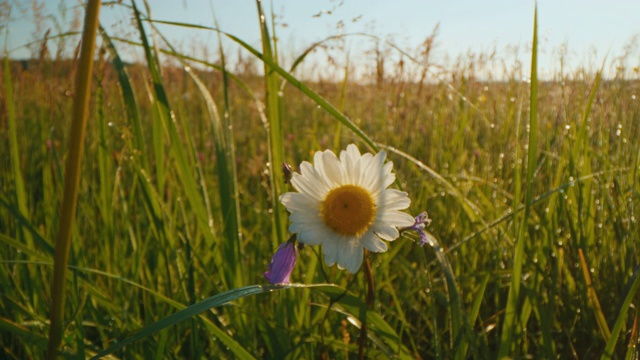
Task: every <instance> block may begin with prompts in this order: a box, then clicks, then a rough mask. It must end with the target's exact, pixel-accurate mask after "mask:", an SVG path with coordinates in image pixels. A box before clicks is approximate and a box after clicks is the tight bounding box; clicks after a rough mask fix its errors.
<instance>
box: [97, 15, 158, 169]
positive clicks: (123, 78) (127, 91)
mask: <svg viewBox="0 0 640 360" xmlns="http://www.w3.org/2000/svg"><path fill="white" fill-rule="evenodd" d="M100 35H101V37H102V40H103V41H104V44H105V46H106V48H107V50H108V51H109V54H110V55H111V62H112V63H113V66H114V68H115V71H116V75H117V76H118V83H119V84H120V90H121V91H122V100H123V101H124V104H125V111H126V114H127V120H128V123H129V126H131V127H132V129H133V144H134V149H135V150H137V151H136V152H135V155H136V156H137V157H140V158H142V159H143V160H142V163H143V166H144V168H145V169H149V167H148V164H147V155H146V151H145V146H144V136H143V133H142V125H141V123H140V114H139V111H138V102H137V100H136V96H135V93H134V91H133V86H132V85H131V80H130V78H129V74H127V70H126V67H125V64H124V62H123V61H122V58H121V57H120V54H119V53H118V51H117V49H116V47H115V46H114V44H113V41H112V40H111V37H110V36H109V34H107V32H106V31H105V30H104V28H103V27H102V26H101V27H100Z"/></svg>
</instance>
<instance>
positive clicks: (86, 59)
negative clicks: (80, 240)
mask: <svg viewBox="0 0 640 360" xmlns="http://www.w3.org/2000/svg"><path fill="white" fill-rule="evenodd" d="M99 13H100V0H89V2H88V3H87V8H86V13H85V24H84V31H83V33H82V48H81V52H80V62H79V65H78V73H77V74H76V85H75V98H74V103H73V114H72V116H73V118H72V123H71V133H70V136H69V149H68V155H67V164H66V168H65V181H64V195H63V199H62V208H61V210H60V224H59V228H58V229H59V230H58V237H57V240H56V244H55V255H54V269H53V281H52V285H51V298H52V305H51V317H50V327H49V344H48V346H47V358H48V359H54V358H55V357H56V352H57V349H58V347H59V346H60V342H61V340H62V335H63V332H64V307H65V285H66V273H67V263H68V262H69V249H70V247H71V233H72V230H73V220H74V218H75V213H76V207H77V199H78V188H79V186H80V175H81V172H80V170H81V167H82V153H83V150H84V135H85V129H86V124H87V117H88V111H89V97H90V95H91V91H90V87H91V78H92V71H93V57H94V48H95V43H96V32H97V29H98V14H99Z"/></svg>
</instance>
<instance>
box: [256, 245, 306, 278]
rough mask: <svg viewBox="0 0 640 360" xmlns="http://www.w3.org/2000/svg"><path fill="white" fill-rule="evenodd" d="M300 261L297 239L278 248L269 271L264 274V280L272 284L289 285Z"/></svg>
mask: <svg viewBox="0 0 640 360" xmlns="http://www.w3.org/2000/svg"><path fill="white" fill-rule="evenodd" d="M297 259H298V247H297V246H296V241H295V238H293V240H291V239H290V240H288V241H287V242H285V243H283V244H281V245H280V246H278V250H276V253H275V254H274V255H273V257H272V258H271V263H270V264H269V270H267V271H266V272H265V273H264V278H265V279H267V281H269V282H270V283H272V284H282V283H284V284H288V283H290V282H291V281H290V280H289V279H290V277H291V273H292V272H293V268H294V267H295V266H296V260H297Z"/></svg>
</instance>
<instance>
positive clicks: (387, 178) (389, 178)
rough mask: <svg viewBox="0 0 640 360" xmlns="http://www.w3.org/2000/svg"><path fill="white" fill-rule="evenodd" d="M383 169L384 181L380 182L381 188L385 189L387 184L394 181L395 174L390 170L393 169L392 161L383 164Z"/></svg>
mask: <svg viewBox="0 0 640 360" xmlns="http://www.w3.org/2000/svg"><path fill="white" fill-rule="evenodd" d="M383 170H384V171H383V172H384V173H385V176H384V182H383V183H382V188H383V189H386V188H388V187H389V185H391V184H393V182H394V181H396V174H394V173H392V172H391V170H393V163H392V162H391V161H389V162H388V163H386V164H384V169H383Z"/></svg>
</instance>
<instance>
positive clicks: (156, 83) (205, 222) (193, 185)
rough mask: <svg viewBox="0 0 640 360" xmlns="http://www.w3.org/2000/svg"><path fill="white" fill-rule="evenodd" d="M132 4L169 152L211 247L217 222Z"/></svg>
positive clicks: (158, 66) (156, 136) (156, 61)
mask: <svg viewBox="0 0 640 360" xmlns="http://www.w3.org/2000/svg"><path fill="white" fill-rule="evenodd" d="M132 4H133V9H134V13H135V17H136V22H137V24H138V30H139V31H140V37H141V40H142V44H143V49H144V52H145V56H146V59H147V66H148V69H149V72H150V73H151V77H152V80H153V89H152V90H153V96H154V105H155V110H156V111H157V115H158V116H159V118H160V119H161V121H162V126H163V127H164V130H165V132H166V133H167V134H168V136H169V140H170V144H171V146H170V149H169V151H170V154H171V156H172V158H173V160H175V161H173V164H175V166H176V173H177V175H178V177H179V179H180V181H181V182H182V184H183V189H184V192H185V195H186V197H187V199H188V200H189V204H190V205H191V206H192V207H193V212H194V215H195V216H196V219H197V221H198V224H199V226H200V228H201V230H202V231H201V233H202V235H203V236H204V237H205V239H207V240H208V244H209V245H212V244H213V241H214V236H213V234H214V229H213V224H214V222H213V219H212V218H210V217H209V216H208V212H207V210H206V208H205V206H204V203H203V200H202V198H201V197H200V196H199V195H198V190H197V189H198V185H197V182H196V180H195V177H194V174H193V169H192V168H190V167H189V165H190V162H189V157H188V156H187V153H186V151H185V149H184V147H183V146H182V145H181V143H182V141H181V139H180V135H179V134H178V129H177V128H176V123H175V119H174V114H173V112H172V111H171V107H170V106H169V99H168V98H167V94H166V92H165V90H164V85H163V82H162V77H161V74H160V64H159V63H158V59H157V57H156V56H155V55H154V53H153V52H152V50H151V47H150V45H149V43H148V41H147V37H146V32H145V30H144V26H143V24H142V19H141V16H140V13H139V11H138V9H137V7H136V5H135V2H132ZM161 136H162V135H161V134H160V133H154V138H159V137H161ZM157 146H158V145H156V147H157ZM160 151H162V149H158V148H156V152H160ZM156 161H161V162H164V159H158V158H157V159H156ZM156 166H160V164H158V163H156ZM160 176H162V177H164V174H160ZM159 180H160V179H158V181H159ZM158 188H159V189H160V190H163V189H164V186H163V183H160V182H159V184H158Z"/></svg>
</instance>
